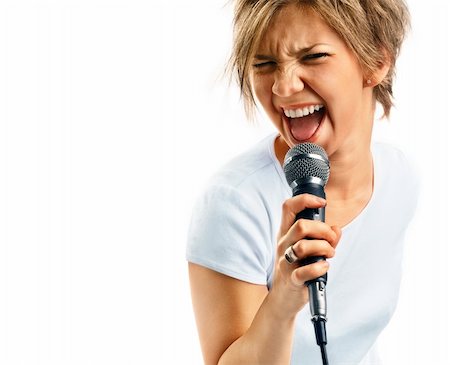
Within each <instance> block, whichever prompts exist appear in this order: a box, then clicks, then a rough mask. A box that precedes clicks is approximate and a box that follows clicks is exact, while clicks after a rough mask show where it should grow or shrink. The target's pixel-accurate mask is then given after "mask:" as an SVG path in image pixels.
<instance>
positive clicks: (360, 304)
mask: <svg viewBox="0 0 450 365" xmlns="http://www.w3.org/2000/svg"><path fill="white" fill-rule="evenodd" d="M275 137H276V135H271V136H269V137H266V138H265V139H263V140H262V141H261V142H259V143H258V144H257V145H255V146H254V147H253V148H252V149H250V150H249V151H247V152H246V153H243V154H242V155H240V156H238V157H237V158H235V159H233V160H232V161H230V162H229V163H228V164H227V165H226V166H224V167H223V168H222V169H221V170H220V171H219V172H218V173H217V174H215V175H214V176H213V178H212V179H211V181H210V182H209V184H208V186H207V188H206V190H205V192H204V194H203V195H202V196H201V197H200V198H199V200H198V202H197V204H196V207H195V209H194V213H193V217H192V220H191V225H190V230H189V234H188V242H187V252H186V256H187V260H188V261H190V262H193V263H196V264H199V265H202V266H204V267H207V268H210V269H212V270H215V271H217V272H220V273H222V274H225V275H228V276H230V277H233V278H236V279H239V280H243V281H246V282H250V283H254V284H261V285H267V286H268V287H269V288H270V287H271V285H272V276H273V267H274V259H275V253H276V246H277V240H276V236H277V233H278V230H279V226H280V222H281V207H282V204H283V202H284V201H285V200H286V199H288V198H290V197H291V196H292V191H291V189H290V187H289V186H288V183H287V181H286V178H285V175H284V172H283V169H282V167H281V165H280V163H279V162H278V160H277V158H276V156H275V152H274V140H275ZM372 155H373V161H374V191H373V195H372V197H371V199H370V201H369V203H368V205H367V206H366V207H365V208H364V210H363V211H362V212H361V213H360V214H359V215H358V216H357V217H356V218H355V219H354V220H353V221H352V222H350V223H349V224H348V225H346V226H345V227H343V229H342V237H341V240H340V242H339V245H338V247H337V248H336V254H335V257H334V258H332V259H330V260H329V262H330V269H329V272H328V284H327V305H328V315H327V317H328V322H327V335H328V345H327V352H328V358H329V362H330V364H333V365H344V364H345V365H357V364H358V365H362V364H379V362H378V360H377V355H376V351H375V346H374V344H375V342H376V339H377V337H378V335H379V334H380V332H381V331H382V329H383V328H384V327H385V326H386V325H387V323H388V322H389V320H390V318H391V317H392V314H393V312H394V309H395V307H396V304H397V299H398V292H399V285H400V277H401V263H402V253H403V241H404V235H405V230H406V228H407V226H408V223H409V221H410V220H411V218H412V215H413V212H414V209H415V206H416V201H417V195H418V186H417V185H418V184H417V179H416V175H415V174H414V173H413V171H412V169H411V167H410V165H409V163H408V162H407V160H406V159H405V156H404V155H403V154H402V152H400V151H399V150H397V149H396V148H394V147H391V146H389V145H386V144H376V143H374V144H373V145H372ZM349 178H351V177H349ZM291 363H292V364H307V365H313V364H318V365H320V364H321V357H320V349H319V347H318V346H317V344H316V341H315V335H314V328H313V325H312V323H311V315H310V312H309V306H308V305H307V306H305V307H304V308H303V309H302V310H301V311H300V312H299V313H298V315H297V319H296V329H295V338H294V345H293V351H292V358H291Z"/></svg>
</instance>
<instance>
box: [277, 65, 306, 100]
mask: <svg viewBox="0 0 450 365" xmlns="http://www.w3.org/2000/svg"><path fill="white" fill-rule="evenodd" d="M304 87H305V84H304V82H303V80H302V78H301V75H300V72H299V69H298V68H295V67H294V68H290V69H288V70H278V71H277V72H276V74H275V79H274V82H273V85H272V92H273V93H274V94H276V95H278V96H282V97H286V96H290V95H293V94H295V93H298V92H299V91H302V90H303V89H304Z"/></svg>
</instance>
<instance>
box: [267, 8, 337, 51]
mask: <svg viewBox="0 0 450 365" xmlns="http://www.w3.org/2000/svg"><path fill="white" fill-rule="evenodd" d="M340 42H341V39H340V37H339V36H338V34H337V33H336V32H335V31H334V30H333V29H332V28H331V27H330V26H329V25H328V24H327V22H325V21H324V20H323V18H322V17H321V16H320V15H319V14H318V13H317V12H315V11H314V10H313V9H311V8H309V7H307V6H299V5H296V4H289V5H287V6H285V7H283V8H282V9H280V10H279V11H278V13H277V14H276V15H275V16H274V18H273V19H272V20H271V22H270V24H269V27H268V28H267V31H266V32H265V34H264V35H263V37H262V39H261V42H260V43H259V45H258V51H264V52H266V53H267V52H270V53H280V52H284V53H293V52H296V51H297V50H298V49H301V48H307V47H309V46H311V45H313V44H318V43H326V44H329V43H331V44H332V43H340Z"/></svg>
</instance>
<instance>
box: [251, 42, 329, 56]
mask: <svg viewBox="0 0 450 365" xmlns="http://www.w3.org/2000/svg"><path fill="white" fill-rule="evenodd" d="M317 46H329V44H327V43H315V44H313V45H311V46H309V47H305V48H300V49H299V50H297V51H295V52H294V53H293V54H295V55H300V54H304V53H308V52H309V51H311V50H312V49H313V48H314V47H317ZM254 58H255V59H257V60H275V57H273V56H268V55H264V54H256V55H255V57H254Z"/></svg>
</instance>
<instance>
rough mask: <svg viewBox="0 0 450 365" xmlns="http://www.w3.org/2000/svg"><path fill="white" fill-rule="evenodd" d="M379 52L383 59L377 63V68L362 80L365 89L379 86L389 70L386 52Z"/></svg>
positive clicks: (389, 65) (389, 60) (388, 58)
mask: <svg viewBox="0 0 450 365" xmlns="http://www.w3.org/2000/svg"><path fill="white" fill-rule="evenodd" d="M380 51H381V53H382V54H383V59H382V60H381V61H380V62H379V63H378V65H377V68H376V69H375V70H374V71H372V72H368V74H367V75H366V77H365V78H364V86H365V87H375V86H377V85H379V84H381V83H382V82H383V80H384V78H385V77H386V75H387V74H388V72H389V70H390V68H391V64H392V62H391V57H389V54H388V52H387V51H386V49H384V48H382V49H381V50H380Z"/></svg>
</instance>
